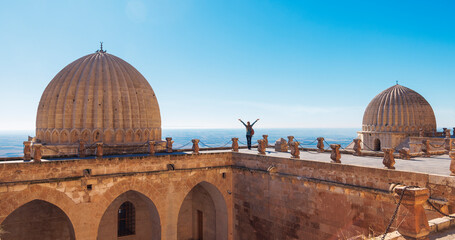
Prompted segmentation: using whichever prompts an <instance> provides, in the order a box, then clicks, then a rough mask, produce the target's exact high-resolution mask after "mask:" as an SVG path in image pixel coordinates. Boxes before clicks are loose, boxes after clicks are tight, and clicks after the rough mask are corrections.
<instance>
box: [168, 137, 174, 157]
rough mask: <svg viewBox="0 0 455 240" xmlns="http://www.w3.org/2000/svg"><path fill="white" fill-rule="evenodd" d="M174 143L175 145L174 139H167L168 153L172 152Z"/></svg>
mask: <svg viewBox="0 0 455 240" xmlns="http://www.w3.org/2000/svg"><path fill="white" fill-rule="evenodd" d="M172 143H174V141H172V138H171V137H167V138H166V152H168V153H171V152H172Z"/></svg>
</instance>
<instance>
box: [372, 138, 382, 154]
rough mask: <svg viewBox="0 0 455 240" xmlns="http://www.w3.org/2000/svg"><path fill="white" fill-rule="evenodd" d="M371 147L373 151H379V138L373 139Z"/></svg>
mask: <svg viewBox="0 0 455 240" xmlns="http://www.w3.org/2000/svg"><path fill="white" fill-rule="evenodd" d="M373 149H374V151H381V140H380V139H379V138H376V139H374V142H373Z"/></svg>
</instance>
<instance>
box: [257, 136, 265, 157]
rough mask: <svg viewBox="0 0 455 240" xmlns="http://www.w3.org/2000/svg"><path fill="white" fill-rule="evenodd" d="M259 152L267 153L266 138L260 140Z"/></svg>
mask: <svg viewBox="0 0 455 240" xmlns="http://www.w3.org/2000/svg"><path fill="white" fill-rule="evenodd" d="M258 152H259V154H261V155H265V141H264V139H259V140H258Z"/></svg>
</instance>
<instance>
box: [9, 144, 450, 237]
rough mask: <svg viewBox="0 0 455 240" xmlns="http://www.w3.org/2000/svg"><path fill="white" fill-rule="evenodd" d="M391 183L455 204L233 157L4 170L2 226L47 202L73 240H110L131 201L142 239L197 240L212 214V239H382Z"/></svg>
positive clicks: (302, 163) (376, 178)
mask: <svg viewBox="0 0 455 240" xmlns="http://www.w3.org/2000/svg"><path fill="white" fill-rule="evenodd" d="M390 183H402V184H405V185H417V186H421V187H427V188H429V189H430V192H431V197H432V198H433V199H441V200H447V201H448V203H449V206H454V204H455V196H454V194H453V193H454V192H455V189H454V187H455V180H453V179H452V178H451V177H445V176H436V175H428V174H422V173H410V172H403V171H396V170H387V169H375V168H367V167H360V166H350V165H344V164H332V163H324V162H317V161H310V160H296V159H290V158H278V157H271V156H263V155H254V154H242V153H232V152H218V153H202V154H167V155H157V156H122V157H112V158H103V159H73V160H71V159H70V160H58V161H57V160H56V161H49V162H41V163H5V164H0V204H1V206H2V208H0V224H3V223H7V222H9V221H10V220H11V219H12V220H11V221H13V222H14V221H19V222H20V221H21V220H20V219H27V217H26V215H21V216H20V217H11V216H13V215H11V213H13V211H15V210H17V209H19V210H20V209H21V206H23V205H24V204H27V203H29V202H31V201H33V200H41V201H45V202H46V203H49V204H50V205H52V206H55V209H60V210H61V212H62V213H64V215H66V217H67V218H68V221H69V223H71V226H72V228H73V229H74V236H75V238H76V239H84V240H85V239H110V238H112V237H113V236H115V233H116V231H117V229H116V227H117V226H116V224H115V220H116V217H115V214H116V210H117V209H118V206H119V205H120V204H121V203H122V202H124V201H130V202H132V203H133V204H134V205H135V207H136V208H137V209H138V210H141V209H142V210H145V211H148V213H147V214H145V215H140V214H139V215H137V217H138V218H137V220H138V221H139V223H138V224H137V234H138V236H139V235H140V234H144V235H148V236H150V232H149V230H151V232H152V234H151V235H153V236H159V235H161V238H162V239H172V240H174V239H178V233H181V234H183V235H184V236H190V235H192V236H194V233H195V232H196V231H197V229H196V228H195V226H194V225H192V224H193V223H194V221H195V215H196V214H195V212H196V210H200V211H203V212H204V216H205V218H204V221H207V220H208V221H210V219H213V209H216V210H215V213H216V215H215V218H216V221H215V225H213V224H212V225H211V226H210V224H204V227H206V228H207V229H204V232H206V233H204V234H208V235H207V236H214V232H213V231H215V235H216V239H298V238H300V239H302V238H303V239H328V238H331V237H335V238H336V237H340V236H345V237H347V236H356V235H361V234H364V235H365V234H368V233H374V234H377V233H381V232H382V231H383V230H384V229H385V226H386V225H387V224H388V222H389V220H390V217H391V215H392V212H393V210H394V208H395V200H394V199H393V198H392V196H391V195H390V194H389V193H388V188H389V185H390ZM200 187H201V188H200ZM192 190H194V191H193V192H192ZM191 192H192V193H191ZM185 199H187V200H185ZM198 199H199V200H198ZM201 201H202V202H205V204H202V205H201V204H200V203H201ZM211 202H213V204H214V207H210V206H211V204H210V203H211ZM223 204H224V205H223ZM182 206H183V207H182ZM154 209H155V210H156V211H155V210H154ZM182 209H183V211H181V210H182ZM450 210H451V212H453V210H452V209H450ZM190 213H191V214H190ZM211 214H212V215H211ZM10 217H11V218H10ZM8 218H10V220H9V219H8ZM141 219H149V222H142V220H141ZM179 219H180V221H183V222H179ZM182 219H183V220H182ZM188 219H191V220H188ZM219 219H222V220H220V221H219ZM430 219H431V218H430ZM212 223H213V222H212ZM189 224H190V225H191V226H189ZM213 228H215V229H213ZM68 229H70V227H68ZM141 229H142V230H141ZM5 230H7V231H8V229H5ZM206 230H207V231H206ZM221 230H222V231H221ZM14 231H16V230H14ZM67 232H68V231H67ZM190 232H191V234H190ZM26 233H29V232H26ZM155 233H156V234H155ZM55 234H57V235H58V234H62V232H56V233H55ZM63 234H65V233H63ZM183 235H182V236H183ZM155 238H158V239H159V237H155ZM155 238H152V239H155ZM207 238H210V237H207ZM55 239H59V238H55ZM61 239H68V238H65V237H62V238H61ZM125 239H127V238H125Z"/></svg>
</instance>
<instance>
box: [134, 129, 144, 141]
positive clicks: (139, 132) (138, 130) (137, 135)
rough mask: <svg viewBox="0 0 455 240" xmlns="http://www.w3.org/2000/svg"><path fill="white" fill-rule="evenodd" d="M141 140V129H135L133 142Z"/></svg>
mask: <svg viewBox="0 0 455 240" xmlns="http://www.w3.org/2000/svg"><path fill="white" fill-rule="evenodd" d="M141 141H142V131H141V129H137V130H136V132H134V142H137V143H139V142H141Z"/></svg>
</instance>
